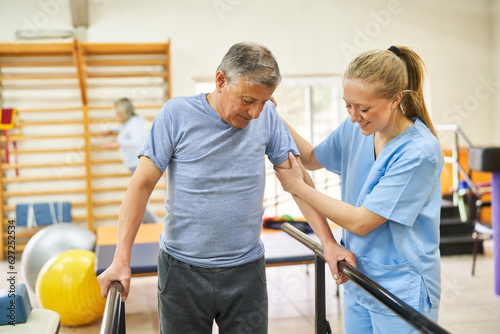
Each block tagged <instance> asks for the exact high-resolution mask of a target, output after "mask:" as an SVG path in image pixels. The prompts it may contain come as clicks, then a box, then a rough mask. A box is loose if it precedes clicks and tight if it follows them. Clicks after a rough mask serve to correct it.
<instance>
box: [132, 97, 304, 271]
mask: <svg viewBox="0 0 500 334" xmlns="http://www.w3.org/2000/svg"><path fill="white" fill-rule="evenodd" d="M290 151H291V152H293V154H295V155H298V150H297V148H296V146H295V143H294V142H293V138H292V137H291V135H290V133H289V131H288V130H287V128H286V126H285V124H284V122H283V120H282V119H281V117H280V116H279V114H278V112H277V111H276V109H275V108H274V105H273V104H272V103H271V102H270V101H268V102H267V103H266V104H265V106H264V109H263V110H262V113H261V114H260V117H259V118H257V119H254V120H252V121H251V122H250V123H249V125H248V126H247V127H245V128H242V129H240V128H234V127H232V126H230V125H229V124H227V123H226V122H224V121H223V120H221V119H220V118H219V116H218V115H217V113H216V112H215V111H214V110H213V109H212V107H210V105H209V104H208V102H207V100H206V94H199V95H194V96H188V97H177V98H173V99H171V100H169V101H168V102H167V103H166V104H165V105H164V106H163V107H162V109H161V111H160V112H159V114H158V115H157V116H156V118H155V120H154V122H153V125H152V127H151V131H150V133H149V135H148V137H147V139H146V142H145V144H144V147H143V149H142V150H141V152H140V155H144V156H147V157H149V158H150V159H151V160H152V161H153V163H154V164H155V165H156V167H158V169H160V170H161V171H165V170H167V195H166V199H165V204H166V205H165V208H166V216H165V220H164V228H163V233H162V235H161V237H160V247H161V248H162V249H163V250H164V251H166V252H167V253H169V254H170V255H171V256H173V257H174V258H176V259H178V260H180V261H182V262H185V263H188V264H192V265H195V266H199V267H207V268H212V267H228V266H236V265H240V264H244V263H248V262H251V261H255V260H257V259H258V258H260V257H262V256H263V254H264V246H263V243H262V241H261V240H260V233H261V229H262V216H263V213H264V207H263V197H264V186H265V160H264V159H265V155H267V156H268V158H269V160H270V161H271V163H272V164H273V165H279V164H281V163H283V162H284V161H286V160H287V159H288V152H290ZM167 167H168V168H167Z"/></svg>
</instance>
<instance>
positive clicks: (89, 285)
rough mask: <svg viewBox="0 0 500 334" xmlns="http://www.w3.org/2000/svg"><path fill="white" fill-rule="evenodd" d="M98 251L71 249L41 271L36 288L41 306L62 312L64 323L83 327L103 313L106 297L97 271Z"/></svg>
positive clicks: (52, 259) (52, 260)
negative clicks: (95, 271)
mask: <svg viewBox="0 0 500 334" xmlns="http://www.w3.org/2000/svg"><path fill="white" fill-rule="evenodd" d="M94 260H95V254H94V252H91V251H88V250H81V249H72V250H67V251H64V252H62V253H60V254H59V255H56V256H54V257H53V258H51V259H50V260H49V261H47V263H45V265H44V266H43V267H42V269H41V270H40V273H39V275H38V279H37V281H36V290H37V292H38V293H37V296H38V301H39V303H40V305H41V306H42V307H43V308H45V309H49V310H52V311H55V312H57V313H59V315H60V316H61V324H63V325H65V326H82V325H86V324H89V323H91V322H93V321H94V320H96V319H98V318H99V317H100V316H102V314H103V312H104V307H105V304H106V299H104V298H103V297H102V296H101V289H100V287H99V283H97V276H96V274H95V273H94Z"/></svg>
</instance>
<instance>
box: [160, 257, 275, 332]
mask: <svg viewBox="0 0 500 334" xmlns="http://www.w3.org/2000/svg"><path fill="white" fill-rule="evenodd" d="M267 305H268V301H267V287H266V266H265V260H264V257H262V258H261V259H259V260H257V261H255V262H251V263H247V264H243V265H240V266H236V267H228V268H200V267H195V266H192V265H188V264H186V263H183V262H180V261H178V260H176V259H174V258H173V257H171V256H170V255H169V254H167V253H166V252H164V251H163V250H161V249H160V251H159V254H158V313H159V322H160V333H161V334H191V333H192V334H210V333H212V325H213V321H214V319H215V321H216V323H217V325H218V326H219V333H220V334H247V333H248V334H266V333H267V321H268V320H267V309H268V306H267Z"/></svg>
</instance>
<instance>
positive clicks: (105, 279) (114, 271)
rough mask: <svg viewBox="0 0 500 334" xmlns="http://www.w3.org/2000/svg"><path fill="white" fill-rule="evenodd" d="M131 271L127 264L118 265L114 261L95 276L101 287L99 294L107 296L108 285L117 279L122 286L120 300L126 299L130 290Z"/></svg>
mask: <svg viewBox="0 0 500 334" xmlns="http://www.w3.org/2000/svg"><path fill="white" fill-rule="evenodd" d="M131 277H132V272H131V270H130V267H129V266H125V265H118V264H115V263H114V262H113V263H112V264H111V265H110V266H109V267H108V269H106V270H105V271H104V272H103V273H102V274H100V275H99V276H98V277H97V282H98V283H99V286H100V287H101V295H102V296H103V297H104V298H107V296H108V290H109V285H110V284H111V282H114V281H119V282H120V283H121V284H122V286H123V292H122V294H121V295H122V301H125V300H127V297H128V293H129V291H130V279H131Z"/></svg>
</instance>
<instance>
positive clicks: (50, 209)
mask: <svg viewBox="0 0 500 334" xmlns="http://www.w3.org/2000/svg"><path fill="white" fill-rule="evenodd" d="M31 206H32V207H33V215H34V218H35V219H34V221H35V222H36V224H35V225H36V226H46V225H51V224H54V223H63V222H65V223H69V222H71V204H70V203H69V202H54V203H34V204H18V205H16V224H17V226H28V225H29V224H28V213H29V210H30V207H31ZM32 223H34V222H32Z"/></svg>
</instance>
